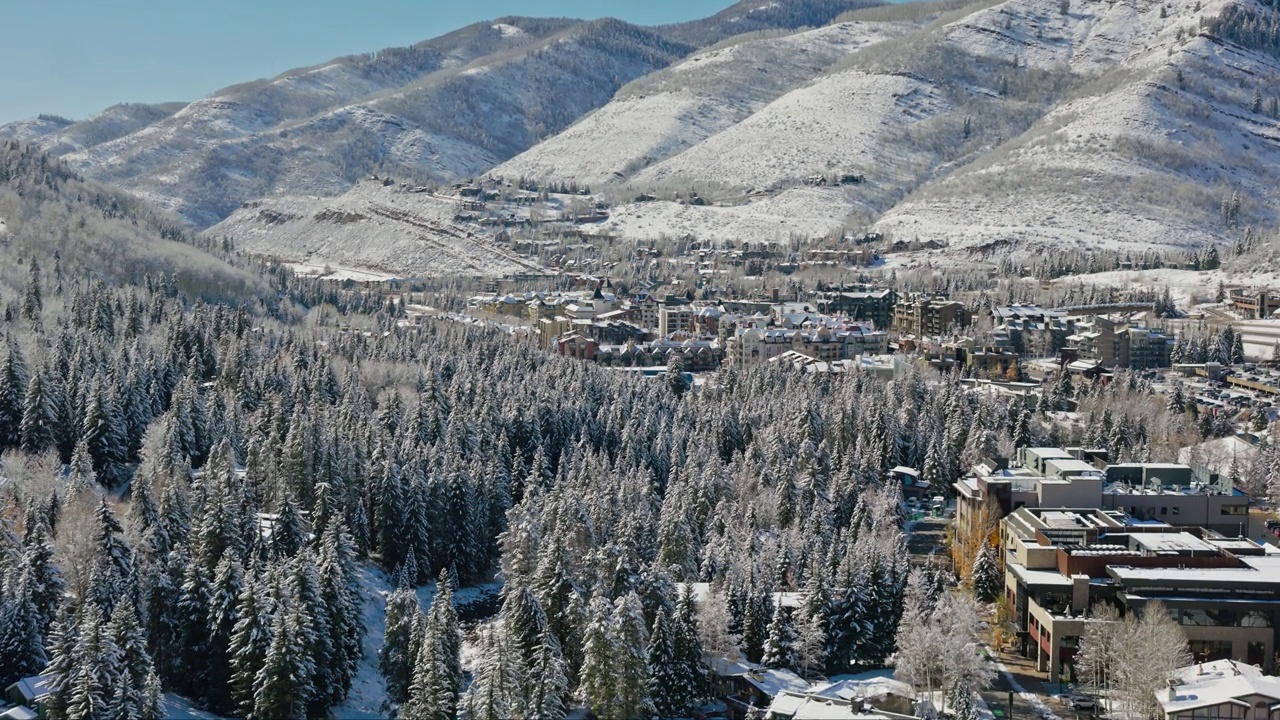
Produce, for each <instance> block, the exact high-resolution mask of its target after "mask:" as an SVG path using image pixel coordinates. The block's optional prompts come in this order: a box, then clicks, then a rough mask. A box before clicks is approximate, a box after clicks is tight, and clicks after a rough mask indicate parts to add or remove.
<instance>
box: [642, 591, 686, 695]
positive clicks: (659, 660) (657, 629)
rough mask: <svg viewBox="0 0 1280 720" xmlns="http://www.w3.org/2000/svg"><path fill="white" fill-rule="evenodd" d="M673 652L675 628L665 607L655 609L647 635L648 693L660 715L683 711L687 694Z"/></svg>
mask: <svg viewBox="0 0 1280 720" xmlns="http://www.w3.org/2000/svg"><path fill="white" fill-rule="evenodd" d="M683 669H684V668H682V667H680V658H679V657H678V656H677V655H676V638H675V629H674V628H673V627H672V622H671V619H670V617H669V616H668V615H667V613H666V612H665V611H663V612H659V613H658V617H657V618H656V619H655V620H654V623H653V633H652V634H651V635H650V636H649V696H650V697H651V698H652V699H653V706H654V709H655V710H656V711H657V713H658V715H659V716H660V717H679V716H682V715H685V714H687V712H688V708H689V701H690V696H689V695H688V694H687V692H686V691H687V685H686V683H685V681H684V678H682V676H681V671H682V670H683Z"/></svg>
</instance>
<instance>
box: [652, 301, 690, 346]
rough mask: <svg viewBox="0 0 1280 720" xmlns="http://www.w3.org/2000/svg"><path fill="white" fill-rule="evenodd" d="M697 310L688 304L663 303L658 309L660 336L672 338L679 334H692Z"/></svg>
mask: <svg viewBox="0 0 1280 720" xmlns="http://www.w3.org/2000/svg"><path fill="white" fill-rule="evenodd" d="M695 315H696V311H695V309H694V308H693V307H692V306H690V305H687V304H682V303H681V304H677V303H663V304H662V306H661V307H659V308H658V336H659V337H664V338H666V337H671V336H672V335H674V334H675V333H677V332H683V333H687V332H692V331H693V319H694V317H695Z"/></svg>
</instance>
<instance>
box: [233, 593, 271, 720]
mask: <svg viewBox="0 0 1280 720" xmlns="http://www.w3.org/2000/svg"><path fill="white" fill-rule="evenodd" d="M271 624H272V620H271V615H270V613H269V606H268V604H267V598H265V597H263V595H262V591H261V589H260V587H259V585H258V583H257V581H255V580H254V579H252V578H250V579H248V580H246V582H245V583H244V586H243V587H242V588H241V590H240V597H239V598H237V602H236V624H235V628H234V629H233V630H232V633H231V645H230V648H229V649H228V655H229V656H230V658H231V687H230V692H231V698H232V701H233V702H234V703H235V707H236V712H238V713H239V714H242V715H244V716H246V717H250V716H252V715H253V709H254V685H255V683H256V682H257V677H258V673H259V672H260V671H261V670H262V668H263V666H265V665H266V661H267V651H268V650H269V649H270V648H271Z"/></svg>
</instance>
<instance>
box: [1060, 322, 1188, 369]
mask: <svg viewBox="0 0 1280 720" xmlns="http://www.w3.org/2000/svg"><path fill="white" fill-rule="evenodd" d="M1173 340H1174V339H1173V337H1172V336H1171V335H1166V334H1165V333H1163V332H1160V331H1159V330H1153V329H1151V328H1148V327H1144V326H1141V325H1136V324H1131V323H1129V322H1128V321H1127V320H1120V319H1116V318H1112V317H1107V316H1105V315H1098V316H1096V317H1093V318H1090V319H1089V320H1082V321H1080V322H1077V323H1076V325H1075V334H1074V335H1069V336H1067V346H1068V347H1070V348H1074V349H1075V350H1076V352H1077V354H1078V356H1079V357H1081V358H1091V359H1094V360H1097V361H1098V362H1100V363H1101V364H1102V365H1103V367H1127V368H1133V369H1134V370H1147V369H1150V368H1161V367H1169V362H1170V361H1169V356H1170V355H1171V354H1172V352H1173Z"/></svg>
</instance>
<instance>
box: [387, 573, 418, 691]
mask: <svg viewBox="0 0 1280 720" xmlns="http://www.w3.org/2000/svg"><path fill="white" fill-rule="evenodd" d="M421 616H422V608H421V607H420V606H419V605H418V596H417V595H415V594H414V592H413V590H410V589H408V588H404V587H401V588H397V589H396V590H395V591H394V592H392V593H391V595H390V596H389V597H388V598H387V612H386V631H385V633H384V634H383V642H382V649H380V650H379V651H378V671H379V672H380V673H381V674H382V678H383V680H385V681H386V683H387V699H388V700H390V701H391V702H393V703H397V704H400V703H403V702H405V701H406V700H407V699H408V698H409V685H410V683H411V682H412V681H413V663H414V661H415V660H416V659H417V658H416V656H415V655H414V654H413V650H414V647H415V645H416V643H415V642H414V639H413V635H414V632H415V629H416V628H417V626H418V622H419V618H420V617H421Z"/></svg>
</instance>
